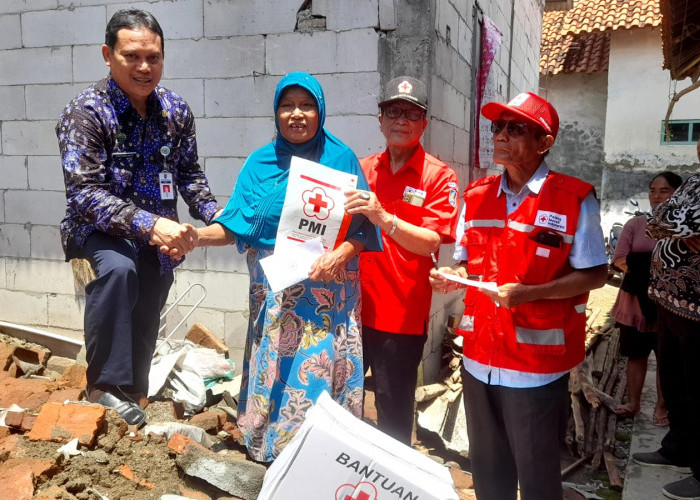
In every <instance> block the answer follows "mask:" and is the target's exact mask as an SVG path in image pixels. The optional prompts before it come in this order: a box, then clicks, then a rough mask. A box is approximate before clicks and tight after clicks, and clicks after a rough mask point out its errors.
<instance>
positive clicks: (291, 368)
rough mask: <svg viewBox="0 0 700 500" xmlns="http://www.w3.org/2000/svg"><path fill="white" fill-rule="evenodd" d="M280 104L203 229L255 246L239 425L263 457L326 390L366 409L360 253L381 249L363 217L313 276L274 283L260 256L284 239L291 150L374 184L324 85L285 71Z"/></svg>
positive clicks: (204, 241)
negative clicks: (335, 129)
mask: <svg viewBox="0 0 700 500" xmlns="http://www.w3.org/2000/svg"><path fill="white" fill-rule="evenodd" d="M274 110H275V125H276V127H277V137H276V139H275V140H274V141H273V142H271V143H270V144H267V145H266V146H263V147H262V148H260V149H258V150H257V151H255V152H253V153H252V154H251V155H250V156H249V157H248V159H247V160H246V162H245V164H244V165H243V168H242V170H241V173H240V175H239V176H238V179H237V181H236V186H235V188H234V190H233V195H232V197H231V199H230V200H229V202H228V204H227V205H226V208H225V209H224V212H223V213H222V214H221V216H219V217H218V218H217V219H216V220H215V221H214V222H217V223H218V224H213V225H211V226H209V227H206V228H201V229H200V230H199V245H200V246H207V245H222V244H227V243H234V242H235V244H236V245H237V247H238V251H239V252H241V253H243V252H247V259H248V269H249V272H250V319H249V323H248V337H247V341H246V347H245V353H244V356H243V371H242V382H241V393H240V398H239V406H238V426H239V428H240V429H241V430H242V431H243V434H244V436H245V442H246V446H247V448H248V452H249V453H250V455H251V456H252V457H253V458H254V459H256V460H259V461H271V460H273V459H274V458H275V457H276V456H277V455H278V454H279V453H280V451H281V450H282V448H284V446H285V445H286V444H287V443H288V442H289V440H290V439H291V438H292V436H293V435H294V433H295V432H296V430H297V429H298V428H299V426H300V425H301V423H302V421H303V419H304V416H305V414H306V411H307V410H308V409H309V408H310V407H311V406H312V405H313V404H314V403H315V402H316V399H317V398H318V396H319V395H320V394H321V392H323V391H324V390H325V391H328V392H329V393H330V394H331V396H332V397H333V398H334V399H335V400H336V401H337V402H338V403H340V404H341V405H342V406H344V407H345V408H346V409H347V410H349V411H350V412H352V413H353V414H354V415H356V416H357V417H361V416H362V397H363V377H364V371H363V366H362V340H361V335H360V310H359V309H360V303H361V301H360V288H359V280H358V253H359V252H361V251H363V250H369V251H377V250H381V238H380V236H379V233H378V229H377V228H376V227H375V226H374V225H373V224H371V223H370V222H369V220H367V219H366V218H365V217H364V216H357V215H355V216H353V217H352V220H351V222H350V226H349V229H348V231H347V236H346V237H345V240H344V241H343V242H342V243H341V244H340V245H338V246H337V247H336V248H335V249H333V250H331V251H328V252H326V253H325V254H323V256H321V257H320V258H319V259H318V260H317V261H316V262H315V263H314V265H313V266H312V268H311V273H310V275H309V279H306V280H304V281H302V282H301V283H298V284H296V285H293V286H291V287H288V288H286V289H284V290H282V291H281V292H277V293H274V292H272V291H271V290H270V286H269V285H268V281H267V279H266V277H265V274H264V273H263V270H262V268H261V266H260V259H262V258H264V257H267V256H268V255H270V254H272V251H273V249H274V246H275V237H276V234H277V226H278V224H279V220H280V215H281V213H282V206H283V203H284V197H285V192H286V189H287V180H288V176H289V164H290V161H291V157H292V156H299V157H302V158H305V159H307V160H311V161H315V162H318V163H321V164H323V165H326V166H328V167H331V168H334V169H336V170H341V171H343V172H349V173H351V174H355V175H357V176H358V189H359V190H366V189H368V186H367V181H366V180H365V177H364V175H363V173H362V169H361V168H360V165H359V163H358V161H357V157H356V156H355V154H354V153H353V152H352V151H351V150H350V149H349V148H348V147H347V146H345V145H344V144H343V143H342V142H340V141H339V140H338V139H337V138H335V137H333V136H332V135H331V134H329V133H328V132H327V131H326V130H324V128H323V124H324V121H325V117H326V110H325V103H324V97H323V90H322V88H321V85H320V84H319V83H318V81H316V79H315V78H314V77H312V76H311V75H309V74H307V73H301V72H295V73H290V74H288V75H287V76H285V77H284V78H283V79H282V80H281V81H280V82H279V84H278V85H277V90H276V92H275V100H274ZM326 283H327V284H326Z"/></svg>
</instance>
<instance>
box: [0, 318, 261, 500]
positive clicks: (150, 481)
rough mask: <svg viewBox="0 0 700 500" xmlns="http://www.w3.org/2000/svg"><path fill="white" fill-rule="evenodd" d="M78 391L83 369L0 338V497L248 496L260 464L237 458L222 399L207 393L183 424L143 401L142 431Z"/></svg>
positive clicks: (174, 409) (226, 397)
mask: <svg viewBox="0 0 700 500" xmlns="http://www.w3.org/2000/svg"><path fill="white" fill-rule="evenodd" d="M199 333H201V331H200V332H199ZM200 341H201V342H203V343H204V344H206V343H207V342H206V341H204V340H200ZM84 387H85V367H84V366H81V365H79V364H76V362H75V361H74V360H72V359H69V358H62V357H58V356H52V354H51V352H50V351H49V350H48V349H46V348H44V347H42V346H39V345H36V344H30V343H27V342H24V341H21V340H18V339H16V338H13V337H9V336H6V335H3V334H0V483H2V485H3V491H2V493H1V494H0V497H2V498H12V499H14V500H25V499H26V500H29V499H36V500H50V499H51V500H59V499H60V500H74V499H75V500H78V499H80V500H104V499H111V500H117V499H133V500H136V499H138V500H141V499H160V498H162V497H164V496H165V498H167V495H173V497H171V498H181V499H184V498H191V499H197V500H224V499H227V500H233V499H244V500H253V499H255V498H256V497H257V495H258V492H259V491H260V487H261V485H262V480H263V476H264V474H265V471H266V468H265V467H264V466H263V465H260V464H258V463H255V462H253V461H251V460H249V459H248V458H247V456H246V453H245V447H244V446H243V443H242V435H241V433H240V431H239V430H238V428H237V427H236V425H235V423H234V419H233V418H232V416H231V414H232V413H233V412H232V408H231V407H230V405H229V404H228V403H227V401H228V402H232V398H231V396H230V394H228V393H226V392H225V391H224V392H222V393H221V395H220V396H219V397H215V396H212V394H211V393H210V396H212V399H213V400H212V401H207V407H206V408H204V409H203V411H201V412H199V413H197V414H195V415H193V416H191V417H190V418H185V417H184V408H183V406H182V405H181V404H178V403H175V402H173V401H172V400H156V401H152V402H150V403H149V402H148V401H147V400H144V401H142V406H146V405H147V406H146V407H145V411H146V414H147V416H148V425H147V426H146V427H144V428H142V429H137V428H135V427H133V426H128V425H127V424H126V423H125V422H124V420H122V419H121V418H120V417H119V415H118V414H117V413H116V412H115V411H114V410H111V409H107V408H105V407H102V406H100V405H95V404H91V403H88V402H86V401H83V400H82V394H83V389H84ZM234 404H235V403H234Z"/></svg>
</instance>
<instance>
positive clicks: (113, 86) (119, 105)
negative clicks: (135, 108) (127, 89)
mask: <svg viewBox="0 0 700 500" xmlns="http://www.w3.org/2000/svg"><path fill="white" fill-rule="evenodd" d="M107 94H109V98H110V100H111V101H112V106H114V111H115V112H116V113H117V114H118V115H121V114H123V113H124V112H125V111H126V110H127V109H129V108H130V107H132V106H131V101H129V98H128V97H127V95H126V94H125V93H124V91H123V90H122V89H121V87H119V85H117V82H115V81H114V79H113V78H112V76H111V75H110V76H108V77H107ZM156 105H157V107H154V106H156ZM161 108H162V106H161V104H160V99H158V88H156V90H154V91H153V92H152V93H151V95H149V96H148V106H147V108H146V109H147V111H146V113H147V114H148V115H150V114H151V113H152V112H155V111H158V110H160V109H161Z"/></svg>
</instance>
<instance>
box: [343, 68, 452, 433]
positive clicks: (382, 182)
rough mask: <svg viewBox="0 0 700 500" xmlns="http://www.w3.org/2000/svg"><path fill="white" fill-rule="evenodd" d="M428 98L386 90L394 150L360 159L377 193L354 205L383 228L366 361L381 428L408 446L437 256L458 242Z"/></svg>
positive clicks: (406, 81)
mask: <svg viewBox="0 0 700 500" xmlns="http://www.w3.org/2000/svg"><path fill="white" fill-rule="evenodd" d="M427 101H428V94H427V91H426V88H425V85H424V84H423V82H421V81H420V80H418V79H416V78H413V77H410V76H400V77H398V78H394V79H393V80H391V81H389V82H388V83H387V84H386V85H385V86H384V88H383V90H382V95H381V96H380V99H379V108H380V112H379V127H380V129H381V131H382V134H383V135H384V137H385V138H386V143H387V147H386V150H384V151H383V152H381V153H377V154H375V155H372V156H368V157H367V158H363V159H362V160H360V163H361V164H362V170H363V171H364V173H365V176H366V177H367V182H368V183H369V186H370V188H371V190H372V192H371V193H370V192H366V191H355V192H353V193H351V195H350V196H349V198H348V202H347V205H346V207H347V209H348V212H349V213H350V214H354V213H361V214H365V215H366V216H367V217H368V218H369V219H370V220H371V221H372V222H373V223H374V224H376V225H378V226H379V227H380V228H381V229H382V243H383V246H384V251H383V252H365V253H364V254H363V255H361V256H360V280H361V288H362V341H363V356H364V363H365V370H367V368H371V370H372V378H373V380H374V387H375V400H376V405H377V420H378V425H379V428H380V429H381V430H382V431H384V432H386V433H387V434H389V435H391V436H393V437H395V438H396V439H398V440H400V441H402V442H404V443H405V444H408V445H410V444H411V433H412V430H413V415H414V408H413V406H414V402H415V400H414V394H415V390H416V382H417V376H418V365H419V364H420V360H421V357H422V354H423V345H424V344H425V341H426V338H427V331H428V330H427V329H428V316H429V313H430V298H431V294H432V290H431V288H430V282H429V281H428V273H429V271H430V269H431V267H432V265H433V264H432V260H431V254H433V257H434V255H435V253H437V251H438V249H439V248H440V244H441V243H452V242H453V241H454V230H455V226H456V222H457V199H458V185H457V175H456V174H455V173H454V171H453V170H452V169H451V168H450V167H449V166H447V165H446V164H445V163H443V162H441V161H440V160H438V159H437V158H435V157H434V156H432V155H430V154H428V153H426V152H425V150H424V149H423V146H422V145H421V143H420V140H421V137H422V136H423V131H424V130H425V128H426V127H427V126H428V119H427V118H426V112H427V109H428V102H427Z"/></svg>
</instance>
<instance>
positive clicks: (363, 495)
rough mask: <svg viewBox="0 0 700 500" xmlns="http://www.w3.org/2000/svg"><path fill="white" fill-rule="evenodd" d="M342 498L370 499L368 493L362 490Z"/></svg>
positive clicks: (348, 499)
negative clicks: (354, 495)
mask: <svg viewBox="0 0 700 500" xmlns="http://www.w3.org/2000/svg"><path fill="white" fill-rule="evenodd" d="M344 500H370V498H369V495H368V494H367V493H365V492H364V491H361V492H359V493H358V494H357V496H356V497H351V496H350V495H345V499H344Z"/></svg>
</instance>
